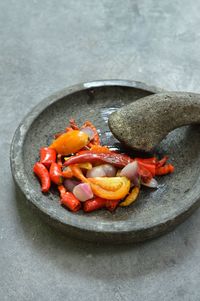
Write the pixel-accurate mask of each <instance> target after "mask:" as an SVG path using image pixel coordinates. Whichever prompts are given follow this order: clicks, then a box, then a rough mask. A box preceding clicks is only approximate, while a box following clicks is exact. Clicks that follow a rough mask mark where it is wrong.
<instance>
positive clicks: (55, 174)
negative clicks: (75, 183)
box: [49, 163, 63, 185]
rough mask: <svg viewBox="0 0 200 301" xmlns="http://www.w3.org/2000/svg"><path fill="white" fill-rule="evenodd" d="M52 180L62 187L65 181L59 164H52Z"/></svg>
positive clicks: (50, 173)
mask: <svg viewBox="0 0 200 301" xmlns="http://www.w3.org/2000/svg"><path fill="white" fill-rule="evenodd" d="M49 175H50V179H51V181H52V182H53V183H55V184H56V185H60V184H61V183H62V181H63V178H62V170H61V166H60V165H59V164H58V163H52V164H51V167H50V170H49Z"/></svg>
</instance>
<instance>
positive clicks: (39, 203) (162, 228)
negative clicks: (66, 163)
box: [11, 81, 200, 243]
mask: <svg viewBox="0 0 200 301" xmlns="http://www.w3.org/2000/svg"><path fill="white" fill-rule="evenodd" d="M120 85H121V86H120ZM88 87H90V88H89V89H88ZM140 88H143V85H142V84H138V83H135V82H132V83H129V82H126V81H124V82H123V81H104V82H103V81H102V82H100V81H99V82H98V81H96V82H94V83H91V82H90V83H85V84H82V85H81V84H80V85H77V86H73V87H69V88H66V89H65V90H63V91H61V92H58V93H56V94H55V95H53V96H50V97H48V98H46V99H45V100H44V101H42V102H41V103H40V104H39V105H38V106H37V107H36V108H35V109H34V110H32V111H31V112H30V114H28V115H27V116H26V118H25V119H24V120H23V122H22V123H21V124H20V126H19V127H18V129H17V131H16V133H15V136H14V139H13V142H12V147H11V167H12V172H13V175H14V178H15V180H16V182H17V184H18V185H19V187H20V189H21V190H22V191H23V193H24V194H25V195H26V197H27V199H28V200H29V201H30V203H32V204H33V205H34V206H35V207H36V208H38V209H39V210H40V211H41V213H44V214H45V217H46V218H47V220H48V221H49V223H50V224H53V225H55V226H57V227H58V228H59V229H61V230H63V231H65V232H66V233H67V234H68V235H70V236H72V237H78V238H82V239H86V240H88V241H97V242H99V241H107V242H110V243H111V242H113V243H122V242H138V241H144V240H146V239H149V238H153V237H155V236H158V235H161V234H163V233H166V232H168V231H169V230H171V229H172V228H173V227H175V226H176V225H178V224H179V223H180V222H182V221H183V220H184V219H185V218H187V217H188V216H189V214H190V213H191V212H193V211H194V209H195V208H197V207H198V206H199V196H200V177H199V168H198V166H199V162H200V152H199V149H200V127H184V128H182V129H177V130H175V131H173V132H171V133H170V134H169V135H168V137H167V138H166V139H165V141H163V142H162V143H161V144H160V145H159V147H158V149H157V152H156V153H157V154H168V155H169V158H170V161H171V162H172V163H173V164H174V165H175V169H176V171H175V173H174V174H172V175H170V177H169V176H167V177H162V179H160V180H159V184H160V187H159V189H158V190H150V189H146V190H145V189H143V190H142V191H141V193H140V196H139V199H138V202H136V203H135V204H134V205H133V206H130V207H128V208H121V207H120V208H118V209H117V210H116V211H115V212H114V213H113V214H110V212H108V211H106V210H100V211H97V212H94V213H90V214H85V213H83V212H82V211H80V212H78V214H74V213H71V212H69V211H66V209H65V208H63V207H61V206H60V205H59V202H58V195H57V193H56V194H55V193H48V194H43V193H41V189H40V185H39V183H38V180H37V179H36V177H35V176H34V174H33V172H32V166H33V165H34V163H35V162H36V161H37V160H38V154H39V149H40V147H42V146H44V145H49V144H50V143H51V141H52V138H53V134H54V133H57V132H60V131H62V130H63V127H64V125H66V124H65V123H66V120H69V119H71V118H75V120H76V121H77V122H78V124H83V122H84V121H85V120H88V119H89V120H91V121H92V122H93V123H94V124H95V125H96V126H97V128H98V129H99V130H100V136H101V140H102V143H103V144H104V145H111V146H114V145H115V144H116V142H117V141H116V140H115V139H114V137H113V136H112V134H111V133H110V131H109V128H108V116H109V115H110V112H113V111H115V110H119V107H122V111H123V110H124V109H123V108H124V105H125V108H126V105H127V104H128V103H130V101H131V102H132V101H134V100H135V103H136V104H137V106H136V107H139V108H140V107H141V108H143V110H144V102H146V104H145V106H146V105H147V106H148V105H149V100H150V102H151V99H152V102H156V100H157V104H155V106H156V108H157V109H155V111H156V110H158V108H159V104H160V101H161V99H162V98H161V96H160V95H159V94H157V95H155V96H154V98H153V96H147V95H150V94H152V92H153V91H155V89H153V88H149V90H147V91H146V90H142V89H140ZM144 88H145V86H144ZM146 89H148V87H147V88H146ZM165 95H166V94H165ZM198 97H199V96H198ZM149 98H150V99H149ZM168 99H172V97H171V98H170V97H169V94H168ZM173 99H174V97H173ZM176 99H177V100H178V97H176ZM140 101H141V106H139V105H138V103H140ZM181 101H182V102H183V97H182V98H181ZM179 102H180V100H179ZM185 102H186V103H188V100H187V101H185ZM176 104H177V101H176ZM194 104H195V99H194V96H193V105H194ZM132 106H133V104H131V107H132ZM171 106H172V107H173V106H174V102H173V101H172V102H171ZM77 107H78V108H79V110H77ZM160 107H161V109H162V107H163V106H162V105H161V106H160ZM125 111H126V112H127V110H126V109H125ZM161 111H162V110H161ZM80 112H81V114H80ZM153 112H154V111H152V114H153ZM156 112H157V111H156ZM142 114H143V115H144V112H141V114H140V116H141V117H142ZM155 115H156V114H155ZM131 116H132V115H131ZM186 116H187V115H186ZM164 117H165V116H163V119H164ZM193 117H194V116H193ZM197 117H198V118H199V115H198V114H197ZM165 118H166V117H165ZM128 119H129V120H130V118H128ZM144 119H145V116H144ZM163 121H164V120H163ZM130 122H131V120H130ZM119 123H120V121H119ZM136 126H137V125H136ZM155 132H156V128H155ZM142 134H144V133H142V132H141V135H142ZM153 134H154V132H153ZM147 138H148V136H147ZM131 156H133V157H134V156H140V154H134V152H131ZM174 187H176V188H175V189H174Z"/></svg>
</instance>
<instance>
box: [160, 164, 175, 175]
mask: <svg viewBox="0 0 200 301" xmlns="http://www.w3.org/2000/svg"><path fill="white" fill-rule="evenodd" d="M172 172H174V166H173V165H172V164H167V165H165V166H161V167H158V168H156V175H157V176H162V175H166V174H168V173H172Z"/></svg>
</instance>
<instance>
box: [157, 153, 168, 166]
mask: <svg viewBox="0 0 200 301" xmlns="http://www.w3.org/2000/svg"><path fill="white" fill-rule="evenodd" d="M167 160H168V157H167V156H164V157H163V158H162V159H161V160H160V161H158V162H157V164H156V167H157V168H158V167H162V166H163V165H165V163H166V162H167Z"/></svg>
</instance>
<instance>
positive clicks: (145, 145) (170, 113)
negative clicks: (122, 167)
mask: <svg viewBox="0 0 200 301" xmlns="http://www.w3.org/2000/svg"><path fill="white" fill-rule="evenodd" d="M189 124H200V94H195V93H181V92H171V93H159V94H156V95H151V96H147V97H145V98H143V99H142V100H139V101H133V102H132V103H130V104H129V105H126V106H124V107H122V108H120V109H119V110H118V111H116V112H113V113H112V114H111V115H110V116H109V127H110V130H111V131H112V133H113V134H114V136H115V137H116V138H117V139H118V140H119V141H121V142H122V143H124V144H125V145H127V146H128V147H130V148H134V149H137V150H143V151H152V149H154V148H155V147H156V146H157V145H159V143H160V142H161V141H162V140H163V139H164V138H165V137H166V136H167V134H168V133H169V132H171V131H172V130H174V129H176V128H178V127H181V126H184V125H189Z"/></svg>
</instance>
